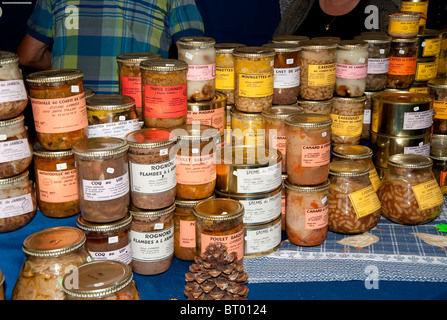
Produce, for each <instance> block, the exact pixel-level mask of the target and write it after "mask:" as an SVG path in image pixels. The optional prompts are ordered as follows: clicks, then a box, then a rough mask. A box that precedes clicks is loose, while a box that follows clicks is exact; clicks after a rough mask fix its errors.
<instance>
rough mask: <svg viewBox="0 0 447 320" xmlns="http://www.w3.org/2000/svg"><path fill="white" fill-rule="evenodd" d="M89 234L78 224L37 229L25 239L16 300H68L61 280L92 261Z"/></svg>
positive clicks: (13, 296)
mask: <svg viewBox="0 0 447 320" xmlns="http://www.w3.org/2000/svg"><path fill="white" fill-rule="evenodd" d="M85 240H86V238H85V234H84V232H83V231H82V230H80V229H78V228H75V227H68V226H63V227H53V228H47V229H43V230H40V231H37V232H35V233H33V234H31V235H29V236H28V237H26V239H25V240H24V241H23V246H22V250H23V252H24V253H25V261H24V263H23V266H22V268H21V270H20V274H19V276H18V278H17V280H16V283H15V285H14V289H13V291H12V300H65V294H64V291H63V290H62V288H61V286H60V280H62V279H63V277H64V276H65V275H66V274H68V273H70V272H71V271H72V270H73V269H75V270H76V269H77V268H78V267H79V266H81V265H83V264H85V263H87V262H91V261H92V258H91V257H90V255H89V254H88V252H87V250H86V249H85Z"/></svg>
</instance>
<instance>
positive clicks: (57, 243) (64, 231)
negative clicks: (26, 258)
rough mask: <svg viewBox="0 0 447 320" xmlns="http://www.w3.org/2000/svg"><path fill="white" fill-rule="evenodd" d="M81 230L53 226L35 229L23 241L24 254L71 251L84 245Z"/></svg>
mask: <svg viewBox="0 0 447 320" xmlns="http://www.w3.org/2000/svg"><path fill="white" fill-rule="evenodd" d="M85 240H86V237H85V234H84V232H83V231H82V230H80V229H78V228H75V227H65V226H62V227H53V228H48V229H43V230H40V231H37V232H35V233H33V234H31V235H30V236H28V237H27V238H26V239H25V240H24V241H23V246H22V249H23V251H24V252H25V253H26V254H29V255H32V256H37V257H50V256H57V255H61V254H64V253H68V252H72V251H74V250H76V249H78V248H80V247H81V246H83V245H84V243H85Z"/></svg>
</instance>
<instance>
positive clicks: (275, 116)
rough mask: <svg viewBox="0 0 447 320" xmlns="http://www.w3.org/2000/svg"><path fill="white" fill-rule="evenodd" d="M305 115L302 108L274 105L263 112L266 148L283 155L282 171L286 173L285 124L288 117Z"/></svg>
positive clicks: (295, 105)
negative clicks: (299, 114)
mask: <svg viewBox="0 0 447 320" xmlns="http://www.w3.org/2000/svg"><path fill="white" fill-rule="evenodd" d="M296 113H303V110H302V108H301V107H299V106H298V105H297V104H296V103H295V104H294V105H274V106H270V107H267V108H264V110H262V116H263V117H264V127H265V138H266V139H265V146H266V147H267V148H273V149H276V150H278V151H280V152H281V154H282V171H283V172H286V168H287V165H286V152H287V149H286V146H287V143H286V141H287V140H286V138H287V133H286V124H285V122H284V120H285V119H287V117H288V116H290V115H293V114H296Z"/></svg>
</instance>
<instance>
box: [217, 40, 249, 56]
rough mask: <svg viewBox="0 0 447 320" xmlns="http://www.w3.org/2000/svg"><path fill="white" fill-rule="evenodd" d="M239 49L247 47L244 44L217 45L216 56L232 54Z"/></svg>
mask: <svg viewBox="0 0 447 320" xmlns="http://www.w3.org/2000/svg"><path fill="white" fill-rule="evenodd" d="M239 47H245V44H242V43H216V44H215V45H214V48H215V49H216V54H218V53H232V52H233V50H234V49H236V48H239Z"/></svg>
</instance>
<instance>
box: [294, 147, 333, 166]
mask: <svg viewBox="0 0 447 320" xmlns="http://www.w3.org/2000/svg"><path fill="white" fill-rule="evenodd" d="M330 159H331V143H330V142H328V143H325V144H318V145H311V146H301V166H302V167H306V168H309V167H319V166H324V165H327V164H328V163H329V161H330Z"/></svg>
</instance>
